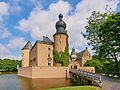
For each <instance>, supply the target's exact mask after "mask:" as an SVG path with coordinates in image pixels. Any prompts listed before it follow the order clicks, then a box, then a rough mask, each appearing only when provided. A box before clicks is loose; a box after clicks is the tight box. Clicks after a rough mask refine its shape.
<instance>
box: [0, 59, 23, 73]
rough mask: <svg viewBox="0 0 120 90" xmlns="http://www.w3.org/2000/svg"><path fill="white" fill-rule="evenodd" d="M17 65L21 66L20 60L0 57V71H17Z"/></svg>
mask: <svg viewBox="0 0 120 90" xmlns="http://www.w3.org/2000/svg"><path fill="white" fill-rule="evenodd" d="M17 65H19V66H21V61H19V60H11V59H0V71H7V72H11V71H17Z"/></svg>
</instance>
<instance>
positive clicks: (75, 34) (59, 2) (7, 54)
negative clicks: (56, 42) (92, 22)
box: [0, 0, 120, 60]
mask: <svg viewBox="0 0 120 90" xmlns="http://www.w3.org/2000/svg"><path fill="white" fill-rule="evenodd" d="M106 4H108V6H109V7H110V8H112V10H114V11H115V12H118V11H120V1H119V0H74V2H73V0H0V58H12V59H19V60H20V59H21V49H22V48H23V46H24V45H25V43H26V42H27V41H28V40H30V41H31V42H32V44H34V42H35V41H36V40H42V37H43V36H48V37H49V38H50V39H51V40H53V34H54V33H55V31H56V30H55V23H56V22H57V20H58V14H59V13H62V14H63V15H64V18H63V19H64V21H65V22H66V24H67V30H68V34H69V45H70V50H71V48H72V47H73V46H74V47H75V48H76V50H77V51H81V50H84V49H85V47H89V50H90V52H91V53H92V54H93V51H92V50H91V47H90V46H88V45H87V40H85V39H84V38H83V36H82V35H81V32H85V28H84V26H85V25H86V24H87V21H86V18H87V17H89V16H90V14H91V12H92V11H93V10H96V11H100V12H104V11H105V10H104V8H105V5H106Z"/></svg>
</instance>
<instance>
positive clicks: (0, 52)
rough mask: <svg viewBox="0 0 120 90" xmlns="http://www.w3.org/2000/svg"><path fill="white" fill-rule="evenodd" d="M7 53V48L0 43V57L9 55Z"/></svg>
mask: <svg viewBox="0 0 120 90" xmlns="http://www.w3.org/2000/svg"><path fill="white" fill-rule="evenodd" d="M9 53H10V51H9V50H8V48H7V47H5V46H4V45H2V44H1V43H0V55H4V54H9Z"/></svg>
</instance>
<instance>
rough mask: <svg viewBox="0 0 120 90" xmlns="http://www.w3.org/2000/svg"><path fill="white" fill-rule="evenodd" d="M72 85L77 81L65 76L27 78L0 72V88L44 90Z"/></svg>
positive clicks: (3, 89)
mask: <svg viewBox="0 0 120 90" xmlns="http://www.w3.org/2000/svg"><path fill="white" fill-rule="evenodd" d="M74 85H77V83H75V82H73V81H72V80H70V79H65V78H61V79H60V78H57V79H55V78H53V79H48V78H47V79H29V78H23V77H18V76H17V74H16V73H12V74H9V73H3V74H0V90H44V89H50V88H59V87H66V86H74Z"/></svg>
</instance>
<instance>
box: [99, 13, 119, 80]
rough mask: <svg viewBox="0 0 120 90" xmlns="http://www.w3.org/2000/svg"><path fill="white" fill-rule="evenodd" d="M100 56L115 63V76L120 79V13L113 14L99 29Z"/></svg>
mask: <svg viewBox="0 0 120 90" xmlns="http://www.w3.org/2000/svg"><path fill="white" fill-rule="evenodd" d="M98 37H99V39H100V42H101V44H100V46H99V55H100V56H103V57H110V58H112V59H113V60H114V61H115V68H116V72H115V74H116V75H117V76H118V77H119V78H120V66H119V64H120V12H118V13H116V14H112V15H111V16H109V17H108V19H107V20H105V21H104V22H103V23H102V24H101V25H100V27H99V34H98Z"/></svg>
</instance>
